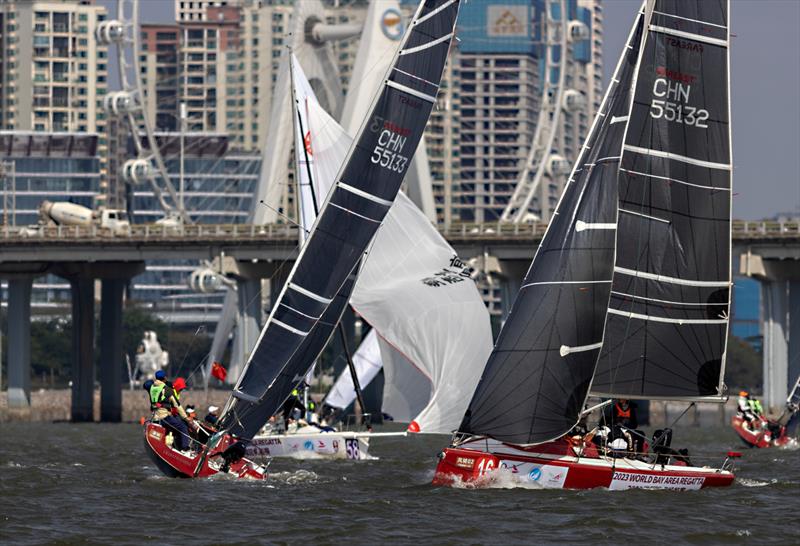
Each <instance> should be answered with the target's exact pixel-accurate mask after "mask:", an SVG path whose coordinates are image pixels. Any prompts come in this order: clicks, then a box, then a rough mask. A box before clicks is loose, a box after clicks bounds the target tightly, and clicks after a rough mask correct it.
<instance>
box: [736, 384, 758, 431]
mask: <svg viewBox="0 0 800 546" xmlns="http://www.w3.org/2000/svg"><path fill="white" fill-rule="evenodd" d="M736 413H737V414H738V415H739V417H741V418H742V419H744V420H745V421H747V423H748V424H752V423H753V421H756V416H755V414H754V413H753V411H752V408H751V404H750V393H748V392H747V391H739V399H738V400H737V406H736ZM751 428H752V427H751Z"/></svg>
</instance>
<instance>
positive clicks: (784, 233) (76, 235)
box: [0, 220, 800, 243]
mask: <svg viewBox="0 0 800 546" xmlns="http://www.w3.org/2000/svg"><path fill="white" fill-rule="evenodd" d="M438 229H439V232H440V233H441V234H442V235H443V236H444V237H445V238H446V239H448V240H503V239H518V240H525V239H538V238H541V236H542V235H543V234H544V232H545V230H546V229H547V224H545V223H523V224H517V223H510V222H491V223H457V224H453V225H451V226H447V227H445V226H439V227H438ZM298 231H299V228H298V227H297V226H295V225H292V224H265V225H253V224H192V225H173V226H170V225H159V224H135V225H132V226H130V227H128V228H125V229H121V230H119V229H118V230H114V231H112V230H111V229H108V228H101V227H99V226H30V227H11V226H2V227H0V241H7V242H9V243H11V242H22V241H30V242H36V241H41V242H47V243H51V242H57V241H63V242H68V241H86V240H92V239H101V240H106V239H132V240H137V241H143V240H156V239H183V240H185V239H197V240H219V241H225V240H236V241H245V240H264V239H267V240H274V241H284V240H285V241H287V242H291V241H297V239H298ZM732 232H733V238H734V239H771V238H797V237H800V222H798V221H785V222H779V221H757V222H755V221H744V220H735V221H733V223H732Z"/></svg>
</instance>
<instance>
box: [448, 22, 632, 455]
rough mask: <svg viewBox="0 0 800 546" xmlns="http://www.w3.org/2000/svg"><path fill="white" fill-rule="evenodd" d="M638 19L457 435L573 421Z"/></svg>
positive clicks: (601, 290)
mask: <svg viewBox="0 0 800 546" xmlns="http://www.w3.org/2000/svg"><path fill="white" fill-rule="evenodd" d="M641 20H642V15H641V13H640V14H639V16H638V17H637V19H636V22H635V23H634V27H633V29H632V31H631V34H630V36H629V38H628V42H627V47H626V48H625V50H624V52H623V54H622V56H621V58H620V61H619V64H618V65H617V69H616V71H615V74H614V79H613V80H612V84H611V86H610V87H609V89H608V91H607V92H606V96H605V98H604V99H603V104H602V106H601V108H600V113H599V114H598V115H597V117H596V118H595V120H594V123H593V126H592V129H591V131H590V133H589V136H588V138H587V141H586V143H585V145H584V147H583V149H582V152H581V155H580V157H579V159H578V161H577V163H576V165H575V168H574V170H573V172H572V174H571V176H570V178H569V181H568V182H567V185H566V187H565V189H564V193H563V194H562V196H561V201H560V202H559V204H558V206H557V207H556V212H555V213H554V216H553V219H552V220H551V222H550V225H549V226H548V229H547V232H546V233H545V235H544V238H543V240H542V242H541V245H540V247H539V249H538V250H537V252H536V256H535V257H534V260H533V263H532V264H531V267H530V269H529V270H528V273H527V275H526V276H525V279H524V281H523V284H522V288H521V289H520V291H519V294H518V295H517V298H516V300H515V302H514V306H513V308H512V310H511V314H510V315H509V317H508V320H507V321H506V323H505V326H504V328H503V330H502V331H501V332H500V337H499V338H498V340H497V343H496V345H495V348H494V351H493V352H492V354H491V356H490V357H489V361H488V362H487V364H486V369H485V370H484V373H483V376H482V378H481V381H480V383H479V385H478V388H477V389H476V391H475V394H474V396H473V398H472V401H471V402H470V405H469V408H468V409H467V412H466V414H465V416H464V420H463V422H462V424H461V426H460V427H459V431H460V432H463V433H467V434H473V435H486V436H490V437H492V438H495V439H497V440H501V441H504V442H509V443H513V444H533V443H540V442H545V441H548V440H552V439H555V438H558V437H559V436H561V435H563V434H564V433H566V432H567V431H569V430H570V429H571V428H572V427H573V426H574V425H575V423H576V422H577V420H578V417H579V414H580V412H581V409H582V408H583V404H584V402H585V400H586V395H587V392H588V390H589V385H590V383H591V379H592V373H593V372H594V369H595V364H596V363H597V358H598V355H599V352H600V348H601V346H602V342H603V325H604V322H605V317H606V310H607V308H608V301H609V292H610V289H611V278H612V270H613V263H614V241H615V229H616V225H617V170H618V166H619V158H620V151H621V148H622V141H623V136H624V131H625V121H626V120H627V113H628V110H629V108H630V88H631V86H630V81H631V78H632V76H633V73H634V69H635V65H636V61H637V58H638V52H639V44H640V43H641V30H642V28H641V27H642V23H641Z"/></svg>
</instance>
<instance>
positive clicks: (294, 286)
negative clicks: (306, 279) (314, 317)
mask: <svg viewBox="0 0 800 546" xmlns="http://www.w3.org/2000/svg"><path fill="white" fill-rule="evenodd" d="M289 288H291V289H292V290H294V291H295V292H299V293H300V294H303V295H304V296H306V297H309V298H311V299H312V300H315V301H318V302H320V303H324V304H325V305H328V304H329V303H330V302H332V301H333V299H328V298H325V297H322V296H320V295H318V294H315V293H314V292H312V291H311V290H306V289H305V288H303V287H302V286H300V285H299V284H295V283H293V282H290V283H289Z"/></svg>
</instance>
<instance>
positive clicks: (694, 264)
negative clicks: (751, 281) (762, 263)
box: [592, 0, 731, 399]
mask: <svg viewBox="0 0 800 546" xmlns="http://www.w3.org/2000/svg"><path fill="white" fill-rule="evenodd" d="M619 192H620V198H619V227H618V230H617V255H616V263H615V267H614V283H613V287H612V291H611V303H610V306H609V310H608V313H609V315H608V321H607V325H606V332H605V342H604V346H603V351H602V354H601V357H600V360H599V363H598V368H597V372H596V374H595V378H594V382H593V384H592V392H594V393H596V394H598V395H600V396H614V397H625V398H647V399H652V398H668V399H699V398H715V397H719V396H721V395H722V394H723V392H722V389H723V383H722V376H723V371H724V361H725V345H726V337H727V332H728V312H729V302H730V283H731V278H730V264H731V255H730V212H731V208H730V199H731V137H730V112H729V82H728V2H727V0H718V1H711V0H656V1H655V4H654V6H653V10H652V19H651V20H650V22H649V25H648V32H647V35H646V37H645V45H644V48H643V53H642V59H641V67H640V70H639V71H638V74H637V79H636V91H635V95H634V101H633V107H632V110H631V113H630V119H629V121H628V128H627V132H626V137H625V145H624V149H623V154H622V160H621V165H620V176H619Z"/></svg>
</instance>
